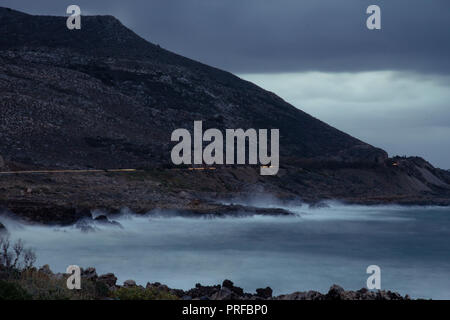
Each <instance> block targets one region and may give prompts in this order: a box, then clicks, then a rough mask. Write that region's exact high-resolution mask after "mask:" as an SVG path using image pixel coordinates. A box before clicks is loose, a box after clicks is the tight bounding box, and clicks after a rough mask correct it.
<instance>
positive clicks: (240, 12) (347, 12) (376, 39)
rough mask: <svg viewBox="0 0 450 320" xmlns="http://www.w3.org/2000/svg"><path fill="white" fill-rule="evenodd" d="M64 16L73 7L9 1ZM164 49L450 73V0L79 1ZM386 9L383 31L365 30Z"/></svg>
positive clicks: (237, 66)
mask: <svg viewBox="0 0 450 320" xmlns="http://www.w3.org/2000/svg"><path fill="white" fill-rule="evenodd" d="M3 3H4V4H3V5H5V6H10V7H13V8H15V9H20V10H23V11H26V12H30V13H39V14H55V15H64V14H65V7H66V6H67V5H68V4H69V3H67V4H66V3H61V1H57V0H43V1H39V2H35V3H30V2H29V1H24V0H14V1H11V0H5V1H3ZM77 4H78V5H80V6H81V8H82V10H83V12H85V13H88V14H112V15H115V16H117V17H118V18H119V19H121V20H122V22H123V23H124V24H126V25H127V26H129V27H130V28H132V29H133V30H135V31H136V32H137V33H138V34H139V35H141V36H143V37H144V38H146V39H148V40H150V41H152V42H154V43H159V44H160V45H161V46H163V47H165V48H167V49H169V50H172V51H175V52H177V53H180V54H183V55H186V56H188V57H191V58H194V59H197V60H200V61H202V62H204V63H207V64H211V65H214V66H217V67H221V68H224V69H227V70H230V71H233V72H280V71H291V72H292V71H311V70H318V71H328V72H336V71H369V70H409V71H418V72H430V73H450V59H449V57H450V41H449V39H450V2H449V1H448V0H430V1H425V0H395V1H392V0H346V1H343V0H342V1H336V0H302V1H299V0H272V1H260V0H172V1H167V0H152V1H148V0H147V1H144V0H134V1H127V2H124V1H118V0H108V1H106V0H100V1H95V2H93V1H87V0H78V1H77ZM370 4H378V5H379V6H380V7H381V9H382V30H381V31H369V30H368V29H367V28H366V27H365V21H366V18H367V15H366V14H365V11H366V8H367V7H368V6H369V5H370Z"/></svg>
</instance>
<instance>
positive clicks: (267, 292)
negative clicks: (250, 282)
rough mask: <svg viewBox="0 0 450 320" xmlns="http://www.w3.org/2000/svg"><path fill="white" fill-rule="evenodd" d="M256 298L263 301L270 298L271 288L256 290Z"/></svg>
mask: <svg viewBox="0 0 450 320" xmlns="http://www.w3.org/2000/svg"><path fill="white" fill-rule="evenodd" d="M256 296H257V297H260V298H263V299H269V298H272V288H270V287H266V288H264V289H262V288H260V289H256Z"/></svg>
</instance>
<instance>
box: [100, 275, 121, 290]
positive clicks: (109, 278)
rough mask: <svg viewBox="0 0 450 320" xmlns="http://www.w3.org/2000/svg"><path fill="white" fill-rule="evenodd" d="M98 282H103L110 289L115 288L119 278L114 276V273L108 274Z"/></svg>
mask: <svg viewBox="0 0 450 320" xmlns="http://www.w3.org/2000/svg"><path fill="white" fill-rule="evenodd" d="M97 281H99V282H103V283H104V284H106V285H107V286H108V287H109V288H114V287H115V286H116V282H117V277H116V276H115V275H114V273H107V274H103V275H101V276H100V277H98V280H97Z"/></svg>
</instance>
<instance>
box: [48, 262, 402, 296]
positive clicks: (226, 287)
mask: <svg viewBox="0 0 450 320" xmlns="http://www.w3.org/2000/svg"><path fill="white" fill-rule="evenodd" d="M41 269H43V270H44V271H45V273H46V274H52V273H51V271H50V269H49V268H48V266H44V267H43V268H41ZM82 277H83V278H84V279H89V280H91V281H93V282H101V283H103V284H105V285H106V286H107V288H108V290H109V291H110V292H114V291H116V290H118V289H121V288H124V289H131V288H140V289H142V290H152V291H154V292H157V293H160V294H161V295H163V294H170V295H173V296H175V297H178V299H181V300H410V297H409V296H408V295H406V296H402V295H400V294H399V293H396V292H391V291H384V290H383V291H381V290H377V291H369V290H367V289H365V288H363V289H361V290H358V291H347V290H344V289H343V288H342V287H340V286H338V285H333V286H331V288H330V290H329V291H328V292H327V293H320V292H317V291H307V292H294V293H291V294H284V295H280V296H276V297H273V296H272V292H273V291H272V289H271V288H270V287H266V288H259V289H256V293H246V292H244V290H243V289H242V288H240V287H237V286H235V285H234V283H233V282H232V281H230V280H224V281H223V283H222V285H220V284H218V285H214V286H202V285H201V284H200V283H197V284H196V285H195V288H192V289H190V290H187V291H184V290H181V289H172V288H169V287H168V286H166V285H164V284H161V283H159V282H155V283H147V285H146V286H145V288H144V287H143V286H140V285H138V284H136V282H135V281H134V280H126V281H125V282H124V283H123V285H122V286H121V285H118V284H117V277H116V276H115V275H114V274H113V273H108V274H104V275H101V276H99V277H98V276H97V273H96V271H95V269H94V268H88V269H85V270H82Z"/></svg>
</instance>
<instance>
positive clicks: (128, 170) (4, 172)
mask: <svg viewBox="0 0 450 320" xmlns="http://www.w3.org/2000/svg"><path fill="white" fill-rule="evenodd" d="M137 171H140V170H137V169H92V170H31V171H26V170H21V171H0V174H30V173H31V174H34V173H37V174H39V173H96V172H137Z"/></svg>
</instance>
